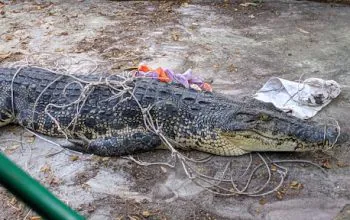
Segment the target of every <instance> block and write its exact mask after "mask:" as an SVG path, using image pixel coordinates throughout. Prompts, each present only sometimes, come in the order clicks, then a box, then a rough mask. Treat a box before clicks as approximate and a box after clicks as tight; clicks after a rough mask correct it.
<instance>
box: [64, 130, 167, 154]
mask: <svg viewBox="0 0 350 220" xmlns="http://www.w3.org/2000/svg"><path fill="white" fill-rule="evenodd" d="M70 141H71V142H72V143H73V145H64V146H62V147H65V148H68V149H71V150H75V151H79V152H82V153H89V154H96V155H99V156H121V155H128V154H134V153H138V152H145V151H151V150H154V149H156V148H159V147H161V145H162V142H161V140H160V139H159V137H158V136H157V135H155V134H153V133H151V132H140V131H136V132H133V131H130V132H128V133H124V134H122V135H119V136H117V137H106V138H98V139H94V140H86V139H85V138H79V139H74V140H70Z"/></svg>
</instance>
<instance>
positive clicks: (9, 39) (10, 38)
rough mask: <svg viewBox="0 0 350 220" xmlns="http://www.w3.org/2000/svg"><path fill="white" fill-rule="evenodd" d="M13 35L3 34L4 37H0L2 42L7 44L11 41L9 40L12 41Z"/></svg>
mask: <svg viewBox="0 0 350 220" xmlns="http://www.w3.org/2000/svg"><path fill="white" fill-rule="evenodd" d="M13 37H14V36H13V35H12V34H4V35H2V37H1V38H2V39H3V40H4V41H6V42H8V41H11V40H13Z"/></svg>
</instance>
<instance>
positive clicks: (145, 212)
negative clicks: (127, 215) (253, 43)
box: [142, 210, 151, 218]
mask: <svg viewBox="0 0 350 220" xmlns="http://www.w3.org/2000/svg"><path fill="white" fill-rule="evenodd" d="M142 216H143V217H145V218H148V217H149V216H151V213H150V212H149V211H148V210H145V211H143V212H142Z"/></svg>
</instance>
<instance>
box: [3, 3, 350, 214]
mask: <svg viewBox="0 0 350 220" xmlns="http://www.w3.org/2000/svg"><path fill="white" fill-rule="evenodd" d="M213 2H215V3H213ZM44 52H45V53H51V54H56V55H57V54H63V55H69V56H79V57H86V58H89V59H93V60H95V61H96V62H98V64H100V66H102V68H105V69H107V70H109V71H110V72H120V71H122V70H123V69H125V68H128V67H132V66H137V65H138V64H139V63H147V64H150V65H151V66H153V67H157V66H162V67H169V68H172V69H174V70H176V71H178V72H182V71H185V70H186V69H188V68H192V69H193V71H194V72H195V73H196V74H197V75H199V76H202V77H203V78H205V79H206V80H208V81H212V84H213V87H214V89H215V90H216V91H220V92H223V93H226V94H228V95H230V96H232V97H240V98H241V97H245V96H250V95H252V94H254V92H255V91H257V89H259V88H260V87H261V86H262V85H263V84H264V82H266V81H267V80H268V79H269V78H270V77H273V76H278V77H282V78H286V79H289V80H298V79H299V78H300V76H303V77H304V78H308V77H320V78H324V79H333V80H336V81H337V82H339V83H340V84H341V85H342V86H343V88H342V93H341V95H340V97H339V98H337V100H335V101H334V102H332V103H331V104H330V106H329V107H327V108H326V109H325V110H323V111H322V112H321V113H320V114H319V115H318V116H317V117H316V118H315V119H314V120H322V119H327V118H328V119H329V118H334V119H336V120H338V121H339V124H340V126H341V128H342V131H344V132H347V131H350V126H349V124H348V123H347V122H348V121H349V120H350V114H349V108H350V89H349V85H350V77H349V74H350V72H349V71H350V6H348V5H337V4H326V3H317V2H308V1H288V0H276V1H268V0H264V1H251V2H250V1H209V0H198V1H195V0H193V1H174V2H160V1H140V2H138V1H120V2H119V1H102V0H101V1H39V0H38V1H13V2H12V1H0V62H1V64H0V65H8V64H10V63H13V62H15V61H19V60H23V59H25V58H26V57H31V56H33V54H36V53H44ZM52 56H53V55H52ZM82 71H83V70H82ZM0 136H1V139H2V140H8V139H16V140H22V144H19V143H18V142H13V141H12V142H11V141H6V143H3V142H2V143H1V146H0V148H1V149H2V150H3V151H4V152H5V153H6V154H7V155H8V156H9V157H10V158H11V159H13V160H14V161H15V162H16V163H17V164H18V165H20V166H21V167H22V168H24V169H25V170H26V171H27V172H28V173H30V174H31V175H32V176H33V177H35V178H36V179H38V180H39V181H40V182H42V183H43V184H44V185H45V186H47V187H48V188H49V189H50V190H51V191H52V192H53V193H54V194H56V195H57V196H58V197H59V198H60V199H62V200H63V201H65V202H66V203H68V204H69V205H70V206H71V207H73V208H75V209H76V210H78V211H80V212H81V213H82V214H83V215H85V216H86V217H88V219H318V220H319V219H332V218H334V217H335V216H336V215H337V213H339V212H340V215H339V219H347V217H346V215H347V214H349V211H348V208H346V207H347V206H346V204H350V162H349V161H350V160H349V159H350V150H349V144H345V145H344V146H341V147H340V148H335V149H333V150H332V151H330V152H328V153H305V154H269V156H270V157H271V158H275V159H305V160H310V161H313V162H315V163H317V164H319V165H322V166H324V167H325V168H327V170H326V172H327V175H325V174H323V173H322V172H321V171H320V170H319V169H318V168H316V167H313V166H305V165H302V164H299V165H297V164H290V165H286V166H287V167H288V168H289V174H288V176H287V178H286V180H285V183H284V185H283V186H282V189H281V190H282V191H281V190H280V191H279V192H276V193H273V194H272V195H269V196H265V197H262V198H261V197H247V196H231V197H225V196H218V195H214V194H212V193H210V192H207V191H205V190H203V188H201V187H199V186H197V185H195V184H193V183H192V182H191V181H190V180H188V179H187V178H186V176H185V174H184V172H183V170H182V169H181V167H180V166H177V167H176V168H175V169H170V168H166V167H162V166H152V167H145V166H140V165H137V164H135V163H134V162H132V161H129V160H127V159H124V158H100V157H96V156H91V155H81V154H78V153H74V152H68V151H63V152H61V151H60V149H59V148H58V147H56V146H54V145H52V144H49V143H47V142H45V141H43V140H40V139H39V138H34V137H33V136H32V135H31V134H28V132H25V131H24V130H22V129H21V128H18V127H5V128H2V129H1V133H0ZM192 154H193V155H194V156H198V155H199V156H200V153H196V152H195V153H192ZM168 155H169V153H168V152H166V151H156V152H151V153H145V154H141V155H139V158H140V159H142V160H146V161H154V160H161V159H163V158H166V157H167V156H168ZM254 158H255V157H254ZM255 159H256V158H255ZM255 159H254V160H255ZM225 160H227V158H220V157H215V158H214V160H213V161H212V162H211V164H210V167H211V169H212V171H213V172H214V173H215V172H219V171H217V170H218V169H219V168H220V167H218V166H219V165H220V164H221V163H220V162H223V161H225ZM233 160H234V164H235V166H236V167H237V169H244V167H245V166H246V165H247V161H248V160H249V156H243V157H238V158H234V159H233ZM293 181H294V183H295V181H296V182H297V183H298V184H299V183H300V186H302V187H297V189H296V188H294V187H291V186H293V184H292V183H293ZM343 207H344V209H343ZM341 210H342V211H341ZM0 213H1V215H0V219H31V218H32V219H35V216H36V214H35V213H33V212H31V211H30V210H29V209H28V208H27V207H25V206H24V205H23V204H21V203H20V202H18V201H17V200H16V199H15V198H14V197H13V196H12V195H10V194H9V193H8V192H6V190H4V189H3V188H0ZM344 216H345V217H344ZM347 216H348V217H349V215H347ZM33 217H34V218H33Z"/></svg>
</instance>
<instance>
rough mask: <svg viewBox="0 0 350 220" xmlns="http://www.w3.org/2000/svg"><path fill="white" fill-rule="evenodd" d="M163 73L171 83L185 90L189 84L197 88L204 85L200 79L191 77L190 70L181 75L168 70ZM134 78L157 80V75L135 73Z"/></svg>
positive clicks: (153, 73)
mask: <svg viewBox="0 0 350 220" xmlns="http://www.w3.org/2000/svg"><path fill="white" fill-rule="evenodd" d="M164 72H165V73H166V74H167V76H168V77H169V79H170V81H171V82H177V83H179V84H181V85H183V86H184V87H185V88H189V87H190V84H196V85H198V86H199V87H202V86H203V84H204V81H203V80H202V79H201V78H200V77H197V76H193V74H192V70H191V69H188V70H186V72H184V73H183V74H179V73H174V71H172V70H170V69H164ZM135 76H136V77H146V78H154V79H158V74H157V73H156V72H152V71H150V72H142V71H137V72H136V73H135Z"/></svg>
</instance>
